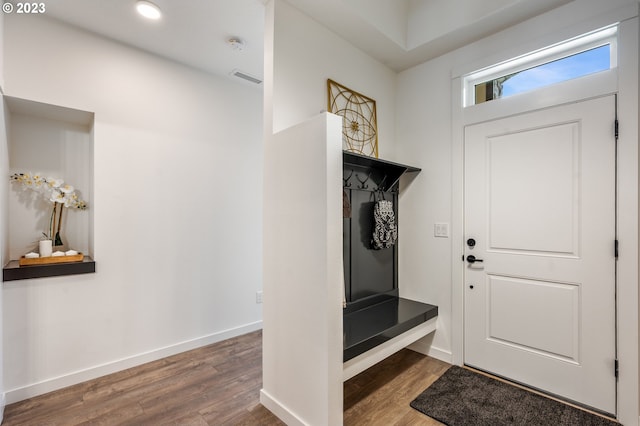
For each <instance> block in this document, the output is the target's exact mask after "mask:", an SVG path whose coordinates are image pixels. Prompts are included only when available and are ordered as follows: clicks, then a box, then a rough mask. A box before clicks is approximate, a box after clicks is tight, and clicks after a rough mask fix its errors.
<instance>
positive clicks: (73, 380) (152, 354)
mask: <svg viewBox="0 0 640 426" xmlns="http://www.w3.org/2000/svg"><path fill="white" fill-rule="evenodd" d="M261 328H262V321H256V322H253V323H250V324H245V325H243V326H240V327H235V328H231V329H228V330H223V331H219V332H217V333H212V334H209V335H207V336H202V337H198V338H196V339H191V340H186V341H183V342H180V343H176V344H174V345H170V346H165V347H163V348H158V349H154V350H151V351H148V352H143V353H140V354H137V355H133V356H130V357H126V358H122V359H119V360H115V361H113V362H108V363H105V364H101V365H96V366H94V367H91V368H87V369H84V370H78V371H75V372H72V373H69V374H65V375H63V376H59V377H54V378H51V379H47V380H43V381H41V382H38V383H33V384H30V385H27V386H23V387H20V388H16V389H11V390H9V391H7V392H6V393H5V394H4V395H3V402H6V403H7V404H12V403H14V402H18V401H22V400H25V399H28V398H33V397H34V396H38V395H42V394H45V393H47V392H51V391H54V390H58V389H62V388H65V387H67V386H71V385H75V384H78V383H82V382H85V381H87V380H92V379H96V378H98V377H102V376H105V375H107V374H111V373H115V372H118V371H122V370H126V369H127V368H131V367H136V366H138V365H141V364H145V363H147V362H151V361H156V360H158V359H161V358H165V357H168V356H172V355H176V354H179V353H181V352H186V351H189V350H191V349H196V348H199V347H202V346H206V345H210V344H212V343H217V342H220V341H222V340H226V339H230V338H232V337H236V336H240V335H242V334H246V333H250V332H252V331H256V330H260V329H261ZM3 407H4V404H3Z"/></svg>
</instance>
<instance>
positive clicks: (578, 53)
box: [464, 26, 617, 107]
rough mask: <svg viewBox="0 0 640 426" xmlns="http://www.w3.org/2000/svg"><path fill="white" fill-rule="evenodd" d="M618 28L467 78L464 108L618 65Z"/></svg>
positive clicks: (521, 58) (541, 50)
mask: <svg viewBox="0 0 640 426" xmlns="http://www.w3.org/2000/svg"><path fill="white" fill-rule="evenodd" d="M616 39H617V26H611V27H607V28H604V29H601V30H598V31H594V32H591V33H588V34H585V35H582V36H579V37H576V38H573V39H570V40H567V41H564V42H561V43H558V44H555V45H553V46H549V47H546V48H544V49H540V50H537V51H535V52H531V53H528V54H526V55H522V56H520V57H517V58H514V59H511V60H509V61H505V62H502V63H500V64H496V65H493V66H490V67H487V68H484V69H481V70H478V71H475V72H473V73H471V74H469V75H467V76H466V77H464V92H465V93H464V106H465V107H468V106H472V105H477V104H481V103H484V102H488V101H493V100H496V99H501V98H505V97H508V96H512V95H516V94H520V93H527V92H532V91H533V90H535V89H538V88H541V87H545V86H549V85H552V84H555V83H561V82H563V81H567V80H572V79H576V78H580V77H584V76H587V75H589V74H593V73H597V72H601V71H607V70H609V69H611V68H614V67H616V65H617V49H616V47H617V44H616Z"/></svg>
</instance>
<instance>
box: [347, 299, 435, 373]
mask: <svg viewBox="0 0 640 426" xmlns="http://www.w3.org/2000/svg"><path fill="white" fill-rule="evenodd" d="M381 300H383V301H382V302H380V303H376V304H374V305H371V306H368V307H366V308H362V309H359V310H357V311H354V312H350V313H345V314H344V316H343V319H344V320H343V329H344V353H343V361H348V360H350V359H351V358H355V357H356V356H358V355H360V354H362V353H364V352H366V351H368V350H369V349H373V348H374V347H376V346H378V345H380V344H382V343H384V342H386V341H387V340H391V339H393V338H394V337H396V336H399V335H401V334H402V333H404V332H407V331H409V330H411V329H412V328H414V327H417V326H419V325H420V324H422V323H424V322H427V321H429V320H430V319H431V318H435V317H436V316H438V307H437V306H434V305H429V304H427V303H421V302H417V301H414V300H409V299H404V298H401V297H389V298H384V299H381Z"/></svg>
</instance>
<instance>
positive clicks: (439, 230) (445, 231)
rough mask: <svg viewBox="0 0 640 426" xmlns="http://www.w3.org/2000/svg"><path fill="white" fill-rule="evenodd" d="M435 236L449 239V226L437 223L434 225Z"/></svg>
mask: <svg viewBox="0 0 640 426" xmlns="http://www.w3.org/2000/svg"><path fill="white" fill-rule="evenodd" d="M433 236H434V237H440V238H449V224H448V223H436V224H434V225H433Z"/></svg>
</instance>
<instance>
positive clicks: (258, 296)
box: [256, 291, 262, 303]
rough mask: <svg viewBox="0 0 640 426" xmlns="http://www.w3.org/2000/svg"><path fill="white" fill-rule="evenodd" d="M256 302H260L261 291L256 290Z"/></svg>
mask: <svg viewBox="0 0 640 426" xmlns="http://www.w3.org/2000/svg"><path fill="white" fill-rule="evenodd" d="M256 303H262V291H256Z"/></svg>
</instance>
